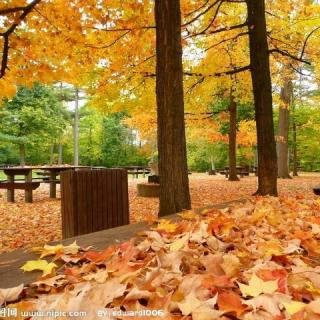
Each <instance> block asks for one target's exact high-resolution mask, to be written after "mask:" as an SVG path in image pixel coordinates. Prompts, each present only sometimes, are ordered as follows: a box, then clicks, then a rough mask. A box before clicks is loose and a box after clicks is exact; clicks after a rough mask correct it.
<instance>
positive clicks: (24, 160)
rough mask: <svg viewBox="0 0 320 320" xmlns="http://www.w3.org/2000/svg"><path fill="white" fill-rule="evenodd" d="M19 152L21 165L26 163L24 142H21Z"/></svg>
mask: <svg viewBox="0 0 320 320" xmlns="http://www.w3.org/2000/svg"><path fill="white" fill-rule="evenodd" d="M19 154H20V166H25V165H26V147H25V145H24V144H19Z"/></svg>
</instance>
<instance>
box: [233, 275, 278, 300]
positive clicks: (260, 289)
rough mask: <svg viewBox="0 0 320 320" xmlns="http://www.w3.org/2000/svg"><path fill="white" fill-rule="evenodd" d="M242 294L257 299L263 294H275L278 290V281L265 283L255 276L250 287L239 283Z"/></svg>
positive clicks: (250, 282)
mask: <svg viewBox="0 0 320 320" xmlns="http://www.w3.org/2000/svg"><path fill="white" fill-rule="evenodd" d="M237 283H238V285H239V289H240V291H241V293H242V294H243V295H244V296H245V297H247V296H251V297H257V296H258V295H260V294H261V293H274V292H275V291H276V290H277V289H278V280H272V281H263V280H262V279H260V278H259V277H257V276H256V275H255V274H254V275H253V276H252V277H251V279H250V281H249V285H246V284H242V283H239V282H237Z"/></svg>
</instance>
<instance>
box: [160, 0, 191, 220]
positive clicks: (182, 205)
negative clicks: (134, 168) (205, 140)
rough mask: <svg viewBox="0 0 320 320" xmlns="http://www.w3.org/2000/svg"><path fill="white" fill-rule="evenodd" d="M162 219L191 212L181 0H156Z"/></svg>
mask: <svg viewBox="0 0 320 320" xmlns="http://www.w3.org/2000/svg"><path fill="white" fill-rule="evenodd" d="M155 21H156V37H157V39H156V50H157V53H156V56H157V66H156V74H157V80H156V96H157V123H158V154H159V175H160V209H159V216H165V215H168V214H172V213H175V212H179V211H181V210H184V209H190V207H191V202H190V193H189V180H188V167H187V156H186V155H187V151H186V137H185V123H184V100H183V78H182V73H183V70H182V45H181V13H180V1H179V0H156V1H155Z"/></svg>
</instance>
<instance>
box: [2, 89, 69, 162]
mask: <svg viewBox="0 0 320 320" xmlns="http://www.w3.org/2000/svg"><path fill="white" fill-rule="evenodd" d="M3 102H4V103H3V107H2V109H1V112H0V140H1V141H2V142H9V143H13V144H18V145H26V146H27V148H28V149H30V148H34V149H35V150H37V152H38V154H39V155H40V153H41V152H43V153H44V154H45V155H46V156H45V157H42V158H43V160H44V159H45V158H47V154H48V150H49V145H50V144H51V143H53V142H56V141H59V139H60V138H61V137H62V135H63V132H64V129H65V127H66V125H67V123H68V112H67V111H66V109H65V108H64V107H63V105H62V103H61V102H60V101H59V100H58V99H57V97H56V96H55V94H54V92H53V90H52V89H51V88H50V87H48V86H44V85H42V84H40V83H35V84H34V85H33V87H32V88H27V87H20V88H19V89H18V92H17V94H16V96H14V97H13V99H12V100H7V99H6V100H4V101H3ZM28 151H29V150H28ZM33 158H34V157H33ZM27 160H29V159H28V158H27ZM33 161H36V162H42V160H40V159H33Z"/></svg>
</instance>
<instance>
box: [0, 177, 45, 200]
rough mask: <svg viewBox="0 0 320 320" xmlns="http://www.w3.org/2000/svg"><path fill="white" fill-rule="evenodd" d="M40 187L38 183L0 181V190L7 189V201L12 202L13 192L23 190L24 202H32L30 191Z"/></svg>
mask: <svg viewBox="0 0 320 320" xmlns="http://www.w3.org/2000/svg"><path fill="white" fill-rule="evenodd" d="M39 186H40V182H39V181H30V182H25V181H1V182H0V189H7V200H8V201H9V202H14V190H16V189H20V190H25V201H26V202H32V191H33V190H35V189H37V188H38V187H39Z"/></svg>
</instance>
